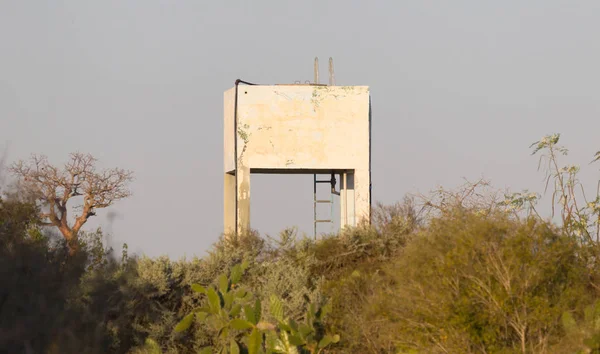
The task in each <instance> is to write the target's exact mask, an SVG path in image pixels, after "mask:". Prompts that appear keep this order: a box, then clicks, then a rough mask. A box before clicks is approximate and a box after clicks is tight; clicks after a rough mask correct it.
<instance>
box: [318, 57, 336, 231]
mask: <svg viewBox="0 0 600 354" xmlns="http://www.w3.org/2000/svg"><path fill="white" fill-rule="evenodd" d="M314 75H315V77H314V83H315V84H317V85H318V84H319V58H317V57H315V62H314ZM329 86H335V74H334V71H333V58H331V57H330V58H329ZM313 181H314V183H313V185H314V199H313V201H314V219H313V221H314V238H315V239H316V238H317V224H319V223H329V224H330V225H331V232H333V226H334V223H333V195H334V194H335V195H338V196H339V195H340V192H336V190H335V174H334V172H333V171H332V172H331V179H329V180H319V179H317V174H315V175H314V180H313ZM319 183H329V184H331V194H330V196H329V199H319V198H317V184H319ZM319 204H329V205H330V208H329V210H330V217H329V219H318V218H317V205H319Z"/></svg>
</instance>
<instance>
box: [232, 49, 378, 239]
mask: <svg viewBox="0 0 600 354" xmlns="http://www.w3.org/2000/svg"><path fill="white" fill-rule="evenodd" d="M329 73H330V76H329V85H325V84H319V79H318V59H315V80H314V82H312V83H305V84H301V83H294V84H275V85H259V84H251V83H248V82H244V81H241V80H237V81H236V82H235V86H234V87H233V88H231V89H229V90H227V91H225V93H224V167H225V180H224V189H225V190H224V231H225V233H232V232H237V233H238V234H241V233H243V232H245V231H246V230H248V229H249V228H250V175H251V174H256V173H270V174H312V175H314V194H315V195H314V208H315V215H314V230H315V237H316V230H317V224H319V223H333V215H332V217H331V218H329V219H327V218H325V219H319V218H318V217H317V212H316V210H317V205H319V204H320V203H333V198H332V196H333V195H338V196H339V207H340V210H339V213H340V214H339V215H340V227H341V228H343V227H344V226H346V225H349V226H356V225H357V224H358V223H360V222H361V221H366V222H370V218H371V109H370V108H371V107H370V94H369V88H368V86H336V85H335V81H334V78H333V63H332V61H331V58H330V62H329ZM319 175H326V176H327V178H326V179H322V178H321V179H320V178H318V177H317V176H319ZM337 181H339V183H337ZM319 183H328V184H331V190H330V192H329V191H328V193H331V198H329V199H325V198H322V197H319V196H317V184H319ZM336 184H337V185H338V186H339V190H337V189H336ZM331 205H333V204H331Z"/></svg>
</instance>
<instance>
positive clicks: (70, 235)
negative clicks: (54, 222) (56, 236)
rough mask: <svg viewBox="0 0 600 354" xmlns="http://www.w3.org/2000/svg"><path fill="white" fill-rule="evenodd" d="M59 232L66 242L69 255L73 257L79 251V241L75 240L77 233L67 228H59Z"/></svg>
mask: <svg viewBox="0 0 600 354" xmlns="http://www.w3.org/2000/svg"><path fill="white" fill-rule="evenodd" d="M58 229H59V230H60V232H61V233H62V234H63V237H64V238H65V240H66V241H67V247H68V248H69V255H70V256H73V255H75V254H76V253H77V251H78V250H79V240H78V239H77V232H75V231H74V230H72V229H70V228H69V227H64V226H63V227H59V228H58Z"/></svg>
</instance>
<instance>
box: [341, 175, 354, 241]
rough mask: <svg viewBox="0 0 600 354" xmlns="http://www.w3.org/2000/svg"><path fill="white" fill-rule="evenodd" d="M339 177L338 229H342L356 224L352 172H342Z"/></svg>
mask: <svg viewBox="0 0 600 354" xmlns="http://www.w3.org/2000/svg"><path fill="white" fill-rule="evenodd" d="M344 174H345V177H344ZM340 179H341V184H340V186H341V188H340V229H343V228H344V227H346V226H350V227H352V226H355V225H356V218H355V217H354V208H355V203H354V198H355V190H354V172H353V171H348V172H346V173H342V174H341V178H340Z"/></svg>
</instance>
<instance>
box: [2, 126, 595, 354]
mask: <svg viewBox="0 0 600 354" xmlns="http://www.w3.org/2000/svg"><path fill="white" fill-rule="evenodd" d="M559 138H560V137H559V135H552V136H547V137H545V138H543V139H541V140H540V141H538V142H536V143H535V144H533V145H532V149H533V150H532V151H533V153H534V154H535V155H540V157H541V159H540V162H541V163H540V168H543V169H544V170H543V171H544V173H546V176H547V183H546V187H547V188H549V189H550V192H549V194H550V196H551V198H550V199H551V204H552V206H553V209H552V210H553V213H555V214H556V215H557V216H560V218H559V219H560V220H559V221H558V222H552V220H551V218H552V217H553V216H554V215H550V216H549V218H543V217H542V216H541V215H540V213H539V211H538V209H539V208H538V204H539V202H540V200H541V198H540V196H539V195H538V194H535V193H530V192H528V191H522V192H517V193H508V194H503V193H500V192H497V191H494V190H493V189H492V187H491V185H490V184H489V183H488V182H487V181H483V180H482V181H477V182H475V183H467V184H465V185H464V186H463V187H461V188H459V189H457V190H445V189H438V190H435V191H433V192H432V193H431V194H430V195H420V196H414V197H407V198H405V200H404V201H403V202H402V203H398V204H396V205H391V206H382V205H379V206H377V208H375V210H374V211H373V223H372V225H365V224H363V225H359V226H358V227H356V228H352V229H346V230H342V231H341V232H340V233H339V234H336V235H328V236H325V237H323V238H322V239H320V240H317V241H314V240H311V239H307V238H303V237H299V236H298V235H297V233H296V232H295V230H294V229H289V230H284V231H283V232H282V233H281V234H280V235H279V237H277V238H262V237H260V236H259V235H258V234H256V233H254V232H252V233H248V234H246V235H241V236H240V237H233V236H231V237H227V238H226V237H222V238H221V239H219V240H218V242H217V243H215V245H214V246H213V247H212V248H211V250H210V251H209V253H208V254H207V255H206V256H205V257H203V258H196V259H192V260H187V261H186V260H179V261H175V260H170V259H168V258H167V257H158V258H148V257H143V256H136V255H129V254H127V250H126V248H124V249H123V252H122V253H121V254H120V255H119V257H117V255H116V254H115V253H114V251H113V250H112V249H106V248H105V246H104V245H103V243H102V238H103V235H102V231H101V230H96V231H95V232H83V231H82V230H78V232H77V233H76V235H77V236H76V237H77V247H76V248H74V247H73V244H72V243H71V242H70V240H69V238H67V237H65V236H64V233H62V231H61V230H60V229H58V231H59V232H60V233H57V232H56V231H57V228H56V225H54V226H52V227H51V228H48V227H47V226H46V225H45V223H47V222H49V219H48V215H47V214H48V213H49V212H48V211H47V210H48V209H47V208H48V205H47V204H48V203H50V201H48V200H45V199H44V200H42V199H41V198H39V197H38V198H27V197H26V196H27V193H28V191H30V189H27V188H24V189H19V187H18V186H17V187H16V189H14V190H11V193H7V191H6V190H5V191H4V192H5V193H4V196H3V197H2V199H0V267H2V268H1V269H2V270H3V272H2V273H0V274H1V277H2V279H0V281H1V282H2V287H0V348H2V349H3V350H4V351H6V352H11V353H17V352H18V353H21V352H23V353H198V352H200V353H600V296H599V295H600V294H599V291H600V271H599V269H600V267H599V266H598V262H599V257H598V254H599V252H600V245H599V241H600V240H599V237H600V231H599V230H600V198H599V195H598V190H597V189H596V188H595V189H596V193H595V194H596V195H595V196H590V195H589V194H588V193H589V192H587V191H586V190H585V189H584V188H583V186H581V184H580V183H579V181H578V178H577V174H578V171H579V168H577V167H575V166H566V167H563V165H562V164H561V162H560V161H559V157H561V156H564V155H566V154H567V150H566V149H565V148H563V147H561V146H559V145H558V143H559V140H560V139H559ZM598 159H600V152H599V153H597V154H596V155H595V156H594V158H593V161H597V160H598ZM13 171H14V170H13ZM594 187H595V186H594ZM60 196H64V194H60ZM57 197H58V195H57ZM99 206H101V204H98V205H97V207H99ZM106 206H107V207H108V206H109V205H106ZM43 208H46V209H45V210H46V214H44V213H42V212H41V210H42V209H43ZM57 210H58V209H57ZM59 216H60V213H58V214H56V217H57V218H59ZM59 219H60V218H59ZM50 222H51V221H50ZM69 227H70V228H71V230H73V226H72V225H69Z"/></svg>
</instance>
